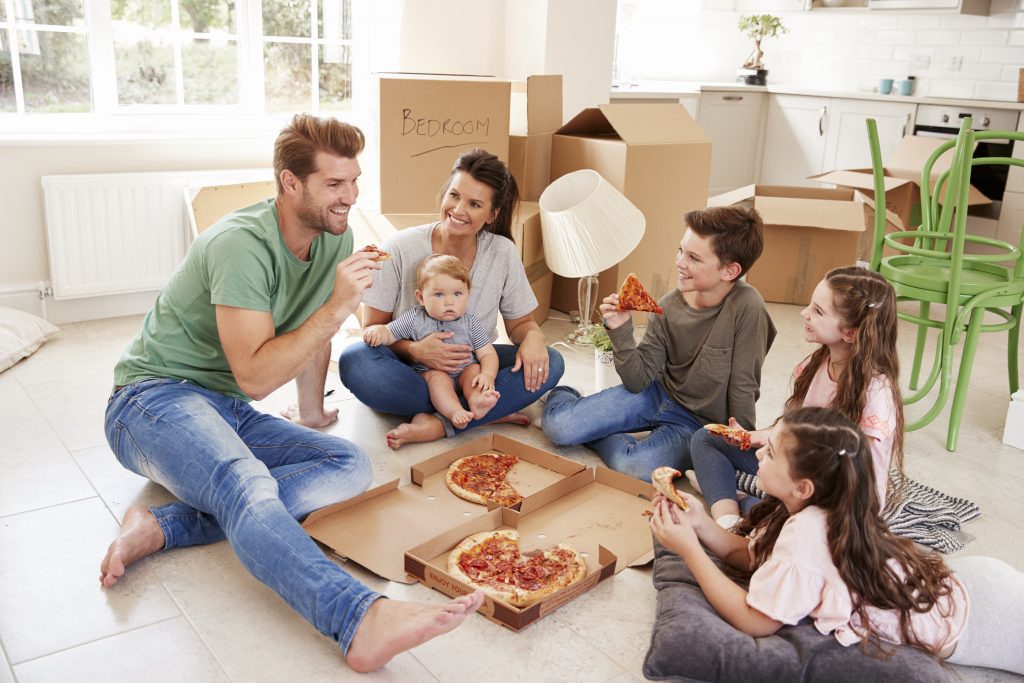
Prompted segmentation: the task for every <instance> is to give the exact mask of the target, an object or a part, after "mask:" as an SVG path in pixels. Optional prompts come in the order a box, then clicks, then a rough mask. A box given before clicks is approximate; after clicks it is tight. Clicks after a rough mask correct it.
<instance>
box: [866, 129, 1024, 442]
mask: <svg viewBox="0 0 1024 683" xmlns="http://www.w3.org/2000/svg"><path fill="white" fill-rule="evenodd" d="M867 127H868V140H869V143H870V145H871V162H872V167H873V172H874V190H875V204H876V206H877V207H878V209H877V210H876V211H875V224H874V239H873V242H872V250H871V258H870V268H871V269H872V270H875V271H877V272H879V273H880V274H881V275H882V276H883V277H884V278H885V279H886V280H888V281H889V282H890V283H891V284H892V286H893V287H894V289H895V290H896V296H897V300H898V301H900V302H914V303H916V304H917V305H916V309H917V310H916V312H908V310H907V306H905V305H904V306H901V310H900V312H899V314H898V315H899V317H900V319H901V320H905V321H907V322H910V323H912V324H914V325H916V326H917V343H916V345H915V349H914V359H913V363H912V367H911V372H910V381H909V386H910V390H911V391H910V392H909V393H908V395H905V396H904V399H903V402H904V404H905V405H911V404H914V403H918V402H919V401H922V400H923V399H925V398H929V397H930V398H931V407H930V408H928V409H927V411H926V412H925V414H924V415H923V416H921V417H920V418H918V419H916V420H913V421H908V423H907V427H906V428H907V430H908V431H910V430H914V429H920V428H921V427H924V426H925V425H927V424H929V423H931V422H932V421H933V420H935V418H936V417H938V416H939V414H940V413H942V411H943V409H944V408H945V406H946V403H947V401H948V400H949V395H950V392H951V391H952V394H953V402H952V406H951V409H950V413H949V424H948V429H947V433H946V449H947V450H950V451H954V450H956V446H957V440H958V437H959V432H960V420H961V417H962V416H963V410H964V402H965V401H966V398H967V389H968V385H969V384H970V379H971V369H972V365H973V363H974V356H975V351H976V350H977V344H978V337H979V336H980V335H981V333H982V332H1002V331H1006V332H1008V333H1009V334H1008V340H1007V370H1008V373H1007V374H1008V376H1009V390H1010V393H1013V392H1014V391H1016V390H1017V389H1018V388H1020V381H1019V379H1020V378H1019V374H1018V367H1017V356H1018V343H1019V339H1020V323H1021V309H1022V307H1024V255H1022V248H1024V231H1022V232H1021V239H1020V240H1018V244H1015V245H1014V244H1009V243H1007V242H1003V241H1001V240H997V239H993V238H989V237H983V236H979V235H971V234H968V233H967V196H968V188H969V185H970V175H971V169H972V168H973V167H974V166H978V165H982V164H999V165H1007V166H1021V167H1024V159H1016V158H1012V157H979V158H974V157H973V152H974V147H975V144H976V142H977V141H981V140H1000V141H1011V142H1012V141H1016V140H1022V141H1024V133H1020V132H1014V131H981V132H977V131H973V130H971V120H970V119H969V118H967V119H964V120H963V122H962V123H961V127H960V132H959V134H958V135H957V137H956V138H955V139H953V140H950V141H948V142H946V143H944V144H943V145H942V146H940V147H939V148H938V149H936V150H935V152H934V153H932V155H931V156H930V157H929V159H928V161H927V162H926V163H925V165H924V168H923V169H922V171H921V225H920V227H918V228H917V229H916V230H903V231H899V232H892V233H889V234H886V216H885V211H884V210H883V207H884V206H885V184H884V174H883V165H882V158H881V151H880V148H879V144H878V130H877V128H876V126H875V121H874V120H873V119H868V121H867ZM951 149H952V150H953V161H952V164H951V166H950V168H949V170H948V171H945V172H943V173H942V174H939V175H938V176H937V177H936V178H934V179H933V178H932V168H933V167H934V165H935V162H936V160H937V159H939V157H940V156H942V155H943V154H945V153H947V152H949V151H950V150H951ZM940 199H941V201H940ZM973 245H977V246H979V247H981V249H980V250H982V251H985V252H986V253H983V254H978V253H972V252H974V251H975V250H976V249H974V248H970V249H966V250H965V247H971V246H973ZM886 247H888V248H889V249H890V250H891V251H893V252H895V254H894V255H891V256H883V250H884V249H885V248H886ZM989 252H991V253H989ZM912 308H913V307H912ZM931 330H936V331H937V337H936V344H935V352H934V356H933V363H932V368H931V371H930V372H929V373H928V376H927V378H926V379H925V380H924V382H923V383H921V382H920V375H921V365H922V360H923V358H924V356H925V347H926V344H927V338H928V336H929V332H930V331H931ZM961 345H962V350H961V351H960V360H959V369H958V371H956V370H957V349H958V347H960V346H961ZM954 377H955V379H954ZM919 385H920V386H919ZM936 385H937V386H936ZM1008 396H1009V394H1008Z"/></svg>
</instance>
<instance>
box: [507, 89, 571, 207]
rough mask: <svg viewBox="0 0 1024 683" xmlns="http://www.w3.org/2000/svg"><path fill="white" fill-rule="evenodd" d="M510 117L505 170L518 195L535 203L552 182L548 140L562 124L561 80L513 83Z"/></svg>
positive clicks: (549, 140)
mask: <svg viewBox="0 0 1024 683" xmlns="http://www.w3.org/2000/svg"><path fill="white" fill-rule="evenodd" d="M511 117H512V118H511V121H510V122H509V133H510V135H509V141H508V146H509V150H508V167H509V170H511V171H512V175H513V176H515V179H516V184H517V185H518V186H519V196H520V197H521V198H522V199H525V200H527V201H530V202H535V201H537V200H538V199H540V194H541V192H543V191H544V188H545V187H547V186H548V184H549V183H550V182H551V138H552V135H553V134H554V132H555V130H557V129H558V127H559V126H561V125H562V77H561V76H530V77H529V78H527V79H526V80H525V81H516V82H514V83H512V103H511Z"/></svg>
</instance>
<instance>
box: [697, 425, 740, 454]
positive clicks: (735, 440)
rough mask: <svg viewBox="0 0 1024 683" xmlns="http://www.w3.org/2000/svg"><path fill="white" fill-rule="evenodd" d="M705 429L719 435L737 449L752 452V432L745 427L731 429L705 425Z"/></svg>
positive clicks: (723, 426) (724, 426)
mask: <svg viewBox="0 0 1024 683" xmlns="http://www.w3.org/2000/svg"><path fill="white" fill-rule="evenodd" d="M704 429H706V430H708V432H709V433H711V434H717V435H718V436H721V437H723V438H724V439H725V440H726V441H728V442H729V443H731V444H732V445H733V446H736V447H737V448H739V449H741V450H744V451H749V450H750V432H748V431H747V430H746V429H744V428H743V427H731V426H729V425H723V424H709V425H704Z"/></svg>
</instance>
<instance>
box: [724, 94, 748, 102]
mask: <svg viewBox="0 0 1024 683" xmlns="http://www.w3.org/2000/svg"><path fill="white" fill-rule="evenodd" d="M722 99H723V100H725V101H726V102H740V101H742V100H743V95H725V96H724V97H723V98H722Z"/></svg>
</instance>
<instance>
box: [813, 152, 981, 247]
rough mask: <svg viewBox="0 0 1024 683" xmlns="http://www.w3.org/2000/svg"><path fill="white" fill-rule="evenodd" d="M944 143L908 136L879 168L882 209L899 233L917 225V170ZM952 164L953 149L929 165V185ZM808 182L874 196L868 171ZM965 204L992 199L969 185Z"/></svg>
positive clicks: (830, 174) (824, 176) (843, 172)
mask: <svg viewBox="0 0 1024 683" xmlns="http://www.w3.org/2000/svg"><path fill="white" fill-rule="evenodd" d="M945 142H946V140H943V139H941V138H932V137H923V136H918V135H908V136H906V137H904V138H903V139H902V140H900V141H899V144H898V145H897V146H896V149H895V150H894V151H893V154H892V157H891V158H890V159H888V160H887V161H886V163H885V167H884V169H883V172H884V175H885V178H884V184H885V208H886V209H887V210H888V211H892V212H893V213H895V214H896V215H897V216H898V217H899V219H900V225H902V226H906V228H902V227H901V228H900V230H903V229H907V230H911V229H913V228H916V227H917V226H918V225H920V224H921V209H920V204H921V185H920V182H921V169H922V168H924V163H925V162H926V161H927V160H928V157H929V156H931V154H932V152H934V151H935V150H936V149H938V148H939V147H941V146H942V144H943V143H945ZM952 163H953V150H952V149H950V150H949V151H948V152H946V153H944V154H943V155H942V156H941V157H939V158H938V159H937V160H936V161H935V164H934V165H933V166H932V175H931V182H932V183H934V182H935V180H936V179H937V178H938V177H939V175H941V174H942V173H943V172H945V171H946V170H948V169H949V167H950V164H952ZM809 180H815V181H817V182H819V183H832V184H833V185H838V186H840V187H846V188H850V189H855V190H860V191H861V192H863V193H864V194H866V195H867V196H868V197H871V198H872V199H873V198H874V196H875V180H874V175H873V173H872V170H871V169H870V168H857V169H849V170H836V171H829V172H828V173H822V174H820V175H814V176H811V177H810V178H809ZM944 196H945V192H943V193H942V194H941V195H940V199H941V198H944ZM967 203H968V204H969V205H971V206H976V205H980V204H991V203H992V200H991V199H989V198H988V197H986V196H985V195H984V194H982V193H981V191H980V190H978V189H977V188H976V187H974V186H973V185H972V186H971V187H970V188H969V190H968V197H967ZM861 246H862V255H863V253H864V251H865V250H864V249H863V247H866V245H863V244H862V245H861Z"/></svg>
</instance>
